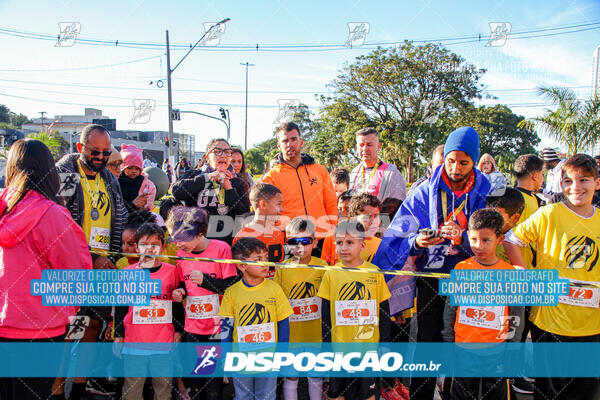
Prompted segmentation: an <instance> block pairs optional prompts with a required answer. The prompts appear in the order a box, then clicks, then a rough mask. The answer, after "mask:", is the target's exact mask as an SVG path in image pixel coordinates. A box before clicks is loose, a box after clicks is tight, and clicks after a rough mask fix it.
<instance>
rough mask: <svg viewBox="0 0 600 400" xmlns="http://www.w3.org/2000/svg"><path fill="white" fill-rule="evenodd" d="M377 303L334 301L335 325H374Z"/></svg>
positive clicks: (367, 301)
mask: <svg viewBox="0 0 600 400" xmlns="http://www.w3.org/2000/svg"><path fill="white" fill-rule="evenodd" d="M377 323H378V318H377V302H376V301H375V300H336V301H335V324H336V325H376V324H377Z"/></svg>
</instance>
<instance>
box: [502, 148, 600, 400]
mask: <svg viewBox="0 0 600 400" xmlns="http://www.w3.org/2000/svg"><path fill="white" fill-rule="evenodd" d="M561 188H562V190H563V193H564V195H565V200H564V201H562V202H560V203H554V204H549V205H547V206H544V207H541V208H540V209H539V210H537V211H536V212H535V213H534V214H533V215H532V216H531V217H529V218H528V219H527V220H526V221H524V222H522V223H521V224H519V225H517V227H515V228H514V229H513V230H512V231H509V232H508V234H507V238H506V240H505V242H504V247H505V249H506V253H507V254H508V256H509V258H510V260H511V261H512V264H515V265H520V266H526V264H525V262H524V261H523V257H522V255H521V252H520V247H524V246H526V245H528V244H529V243H535V244H536V245H537V256H538V257H537V266H536V268H540V269H557V270H558V274H559V276H560V277H561V278H567V279H568V280H569V281H570V283H571V285H570V290H569V295H565V296H560V297H559V304H558V305H556V306H545V307H532V308H531V314H530V317H529V318H530V320H531V322H533V327H532V332H531V333H532V334H531V337H532V340H533V341H534V342H599V341H600V288H599V287H598V286H597V285H599V284H600V265H599V264H600V262H599V261H600V212H599V211H598V209H597V208H596V207H594V206H593V205H592V199H593V197H594V191H595V190H597V189H599V188H600V177H599V176H598V167H597V165H596V163H595V162H594V159H593V158H592V157H590V156H588V155H585V154H576V155H574V156H572V157H570V158H569V159H568V160H567V161H565V162H564V163H563V165H562V179H561ZM585 283H588V284H592V286H582V284H585ZM543 356H544V355H540V357H543ZM548 362H550V361H548ZM542 367H543V366H542ZM534 387H535V392H534V396H536V398H537V396H538V395H539V396H540V397H539V398H548V399H552V398H559V397H560V398H569V399H570V398H577V399H595V398H596V397H595V396H596V395H597V393H598V392H599V391H600V382H599V381H598V380H597V379H595V378H574V379H571V378H536V379H535V383H534Z"/></svg>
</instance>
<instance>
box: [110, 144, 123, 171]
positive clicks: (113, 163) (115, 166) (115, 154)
mask: <svg viewBox="0 0 600 400" xmlns="http://www.w3.org/2000/svg"><path fill="white" fill-rule="evenodd" d="M110 148H111V153H110V156H109V157H108V162H107V163H106V168H107V169H108V170H109V171H110V172H111V173H112V174H113V175H114V176H115V178H117V179H119V175H121V164H123V157H121V153H120V152H119V150H117V149H116V148H115V146H110Z"/></svg>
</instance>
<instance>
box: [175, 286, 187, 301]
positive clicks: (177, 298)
mask: <svg viewBox="0 0 600 400" xmlns="http://www.w3.org/2000/svg"><path fill="white" fill-rule="evenodd" d="M183 296H185V289H181V288H179V289H175V290H173V301H176V302H177V303H180V302H181V301H182V300H183Z"/></svg>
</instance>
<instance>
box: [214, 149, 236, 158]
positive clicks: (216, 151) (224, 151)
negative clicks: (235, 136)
mask: <svg viewBox="0 0 600 400" xmlns="http://www.w3.org/2000/svg"><path fill="white" fill-rule="evenodd" d="M211 152H212V153H214V154H215V155H216V156H222V155H223V154H224V155H226V156H227V157H231V149H221V148H219V147H215V148H214V149H212V150H211Z"/></svg>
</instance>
